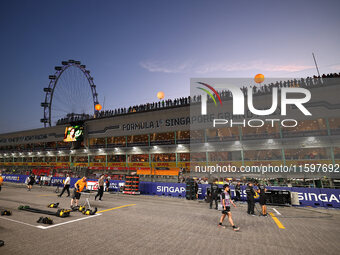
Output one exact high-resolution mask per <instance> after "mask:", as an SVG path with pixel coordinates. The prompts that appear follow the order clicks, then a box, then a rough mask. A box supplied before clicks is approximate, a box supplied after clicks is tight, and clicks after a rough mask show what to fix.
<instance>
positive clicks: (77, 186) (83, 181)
mask: <svg viewBox="0 0 340 255" xmlns="http://www.w3.org/2000/svg"><path fill="white" fill-rule="evenodd" d="M84 188H87V182H86V177H85V176H84V177H83V178H81V179H80V180H78V181H77V182H76V183H75V184H74V193H73V197H72V199H71V208H72V207H73V203H75V205H76V206H78V203H79V199H80V196H81V193H80V192H82V191H83V190H84Z"/></svg>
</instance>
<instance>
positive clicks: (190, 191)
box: [185, 178, 196, 200]
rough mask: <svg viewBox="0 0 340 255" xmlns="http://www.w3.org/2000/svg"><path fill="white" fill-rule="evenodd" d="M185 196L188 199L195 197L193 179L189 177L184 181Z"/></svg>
mask: <svg viewBox="0 0 340 255" xmlns="http://www.w3.org/2000/svg"><path fill="white" fill-rule="evenodd" d="M185 198H186V199H188V200H194V199H195V198H196V194H195V181H194V179H191V178H189V179H187V181H186V189H185Z"/></svg>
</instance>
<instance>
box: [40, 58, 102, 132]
mask: <svg viewBox="0 0 340 255" xmlns="http://www.w3.org/2000/svg"><path fill="white" fill-rule="evenodd" d="M61 64H62V65H61V66H55V67H54V69H55V71H56V72H55V73H54V74H52V75H49V77H48V78H49V80H50V82H49V85H48V87H47V88H44V92H45V93H46V94H45V101H44V102H42V103H41V107H43V108H44V116H43V118H42V119H40V122H42V123H44V127H50V126H52V125H55V124H56V123H57V121H58V120H60V119H62V118H65V117H69V116H79V117H84V116H91V115H94V116H96V115H97V113H98V111H97V110H96V105H98V104H99V103H98V94H97V91H96V85H95V84H94V82H93V77H92V76H91V75H90V71H89V70H88V69H86V66H85V65H82V64H81V63H80V61H75V60H68V61H62V62H61Z"/></svg>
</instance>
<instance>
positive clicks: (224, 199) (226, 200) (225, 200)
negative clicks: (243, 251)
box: [218, 184, 240, 231]
mask: <svg viewBox="0 0 340 255" xmlns="http://www.w3.org/2000/svg"><path fill="white" fill-rule="evenodd" d="M220 198H221V203H222V216H221V218H220V223H219V224H218V226H219V227H222V228H225V226H224V225H222V223H223V220H224V219H225V217H226V215H228V220H229V223H230V225H231V226H232V228H233V230H234V231H238V230H240V228H238V227H236V226H235V224H234V221H233V219H232V215H231V211H230V204H232V205H233V206H234V207H236V205H235V203H234V202H233V201H232V200H231V198H230V194H229V185H228V184H225V185H224V186H223V192H222V193H221V195H220Z"/></svg>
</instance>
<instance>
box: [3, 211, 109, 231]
mask: <svg viewBox="0 0 340 255" xmlns="http://www.w3.org/2000/svg"><path fill="white" fill-rule="evenodd" d="M100 215H102V214H100V213H98V214H95V215H91V216H87V217H84V218H80V219H76V220H70V221H66V222H62V223H58V224H55V225H51V226H48V227H45V226H36V225H32V224H29V223H26V222H22V221H18V220H12V219H9V218H6V217H0V219H3V220H8V221H13V222H16V223H19V224H23V225H27V226H30V227H34V228H39V229H49V228H54V227H58V226H60V225H64V224H68V223H72V222H76V221H80V220H86V219H89V218H93V217H96V216H100Z"/></svg>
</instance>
